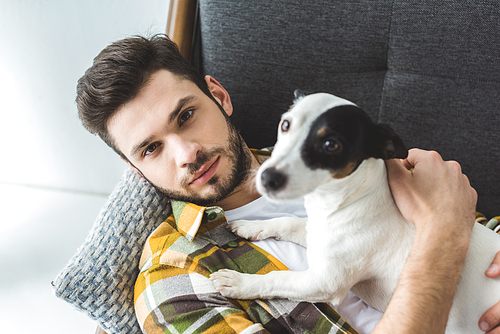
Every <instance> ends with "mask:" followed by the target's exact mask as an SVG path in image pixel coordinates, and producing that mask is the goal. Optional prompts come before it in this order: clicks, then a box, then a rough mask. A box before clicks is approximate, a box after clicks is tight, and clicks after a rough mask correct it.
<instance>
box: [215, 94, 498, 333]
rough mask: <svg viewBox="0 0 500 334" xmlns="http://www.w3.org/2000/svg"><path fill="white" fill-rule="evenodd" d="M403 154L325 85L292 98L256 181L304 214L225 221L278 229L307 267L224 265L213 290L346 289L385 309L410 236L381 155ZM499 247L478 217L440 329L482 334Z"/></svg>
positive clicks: (321, 297)
mask: <svg viewBox="0 0 500 334" xmlns="http://www.w3.org/2000/svg"><path fill="white" fill-rule="evenodd" d="M407 153H408V150H407V148H406V147H405V145H404V143H403V141H402V140H401V139H400V137H399V136H398V135H397V134H396V133H395V132H394V131H393V130H392V129H391V128H390V127H388V126H385V125H379V124H375V123H373V122H372V120H371V119H370V118H369V117H368V116H367V114H366V113H365V112H364V111H363V110H362V109H361V108H359V107H358V106H356V105H355V104H354V103H352V102H349V101H347V100H344V99H341V98H339V97H336V96H333V95H330V94H326V93H317V94H312V95H307V96H298V97H297V99H296V101H295V102H294V105H293V106H292V107H291V109H290V110H289V111H288V112H286V113H285V114H283V116H282V120H281V123H280V125H279V131H278V141H277V143H276V146H275V148H274V150H273V152H272V155H271V157H270V158H269V159H268V160H267V161H265V162H264V163H263V164H262V166H261V167H260V168H259V170H258V172H257V175H256V183H257V190H258V191H259V192H260V193H261V194H263V195H264V196H266V197H267V198H269V199H270V200H274V201H284V200H289V199H294V198H299V197H302V196H304V199H305V207H306V211H307V215H308V218H307V219H300V218H290V217H286V218H275V219H272V220H268V221H236V222H232V223H230V224H229V225H228V228H229V229H231V230H232V231H233V232H235V233H236V234H238V235H239V236H241V237H243V238H247V239H251V240H257V239H264V238H269V237H274V238H277V239H280V240H287V241H292V242H295V243H297V244H300V245H302V246H304V247H307V258H308V262H309V269H308V270H306V271H302V272H293V271H275V272H271V273H268V274H265V275H249V274H242V273H238V272H235V271H231V270H220V271H218V272H216V273H213V274H212V275H211V280H212V281H213V282H214V285H215V286H216V288H217V289H218V290H219V291H220V292H221V294H222V295H224V296H226V297H229V298H237V299H255V298H266V299H269V298H288V299H292V300H302V301H308V302H331V303H333V304H334V305H335V304H339V303H340V302H341V301H342V300H343V299H344V297H345V296H346V294H347V292H348V291H349V290H352V291H353V292H354V293H355V294H356V295H357V296H359V297H360V298H361V299H363V300H364V301H365V302H366V303H367V304H369V305H371V306H372V307H374V308H376V309H378V310H380V311H384V310H385V309H386V308H387V305H388V303H389V301H390V299H391V296H392V295H393V292H394V290H395V289H396V285H397V283H398V278H399V275H400V273H401V270H402V268H403V265H404V263H405V261H406V259H407V257H408V254H409V251H410V248H411V246H412V242H413V238H414V235H415V227H414V225H413V224H412V223H410V222H409V221H407V220H406V219H405V218H403V216H402V215H401V213H400V212H399V210H398V208H397V206H396V204H395V203H394V200H393V198H392V195H391V192H390V188H389V185H388V182H387V171H386V167H385V163H384V160H386V159H392V158H405V157H406V156H407ZM498 250H500V236H499V235H497V234H496V233H493V232H492V231H491V230H489V229H487V228H486V227H484V226H482V225H480V224H474V227H473V231H472V236H471V240H470V246H469V250H468V253H467V257H466V260H465V264H464V267H463V271H462V274H461V278H460V282H459V285H458V289H457V291H456V294H455V299H454V302H453V307H452V310H451V312H450V317H449V320H448V326H447V331H446V333H464V334H470V333H481V331H480V330H479V328H478V326H477V322H478V320H479V318H480V316H481V315H482V314H483V313H484V312H485V311H486V310H487V309H488V308H489V307H491V306H492V305H494V304H495V303H496V302H498V301H499V300H500V280H499V279H491V278H487V277H486V276H485V275H484V272H485V270H486V269H487V268H488V266H489V264H490V263H491V261H492V260H493V257H494V256H495V253H496V252H497V251H498ZM423 321H425V320H423Z"/></svg>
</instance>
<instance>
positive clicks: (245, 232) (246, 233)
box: [227, 217, 307, 247]
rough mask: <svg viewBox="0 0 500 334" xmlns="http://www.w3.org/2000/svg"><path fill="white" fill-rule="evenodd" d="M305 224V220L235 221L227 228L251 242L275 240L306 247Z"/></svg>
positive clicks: (286, 218) (282, 218)
mask: <svg viewBox="0 0 500 334" xmlns="http://www.w3.org/2000/svg"><path fill="white" fill-rule="evenodd" d="M306 223H307V218H296V217H280V218H273V219H267V220H236V221H234V222H231V223H229V224H228V226H227V228H228V229H230V230H231V231H233V233H236V234H237V235H239V236H240V237H242V238H245V239H249V240H252V241H255V240H262V239H267V238H275V239H277V240H284V241H291V242H293V243H296V244H299V245H301V246H304V247H307V242H306V235H307V232H306Z"/></svg>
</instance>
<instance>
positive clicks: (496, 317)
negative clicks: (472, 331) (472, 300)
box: [479, 302, 500, 334]
mask: <svg viewBox="0 0 500 334" xmlns="http://www.w3.org/2000/svg"><path fill="white" fill-rule="evenodd" d="M499 325H500V302H498V303H496V304H495V305H493V307H492V308H490V309H489V310H488V311H486V313H485V314H483V316H482V317H481V319H479V328H480V329H481V330H482V331H483V332H487V333H488V334H500V327H499ZM490 330H491V331H490ZM488 331H490V332H488Z"/></svg>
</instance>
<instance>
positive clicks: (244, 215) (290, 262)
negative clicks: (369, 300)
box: [225, 197, 382, 334]
mask: <svg viewBox="0 0 500 334" xmlns="http://www.w3.org/2000/svg"><path fill="white" fill-rule="evenodd" d="M225 213H226V218H227V220H228V221H229V222H231V221H234V220H239V219H245V220H262V219H271V218H277V217H301V218H303V217H307V214H306V210H305V208H304V200H303V199H302V198H301V199H298V200H294V201H287V202H284V203H279V204H278V203H273V202H269V201H268V200H266V199H265V198H264V197H260V198H258V199H256V200H255V201H253V202H250V203H248V204H247V205H244V206H242V207H239V208H236V209H234V210H228V211H226V212H225ZM253 243H254V244H255V245H257V246H259V247H260V248H262V249H264V250H265V251H266V252H268V253H269V254H271V255H272V256H274V257H275V258H277V259H278V260H280V261H281V262H282V263H283V264H284V265H286V266H287V267H288V268H289V269H290V270H293V271H303V270H306V269H307V268H308V264H307V253H306V249H305V248H304V247H302V246H300V245H297V244H294V243H292V242H288V241H276V240H274V239H272V238H270V239H265V240H260V241H254V242H253ZM333 308H334V309H335V311H337V312H338V313H339V314H340V316H341V317H342V318H343V319H344V320H345V321H347V322H348V323H349V324H351V326H353V327H354V328H355V329H356V330H357V331H358V332H359V333H360V334H365V333H371V332H372V330H373V329H374V328H375V326H376V325H377V323H378V322H379V321H380V318H381V317H382V312H380V311H378V310H375V309H374V308H372V307H370V306H368V305H367V304H365V303H364V302H363V301H362V300H361V299H359V298H358V297H357V296H356V295H354V294H353V293H352V292H349V293H348V294H347V296H346V297H345V298H344V300H343V301H342V303H341V304H340V305H337V306H333Z"/></svg>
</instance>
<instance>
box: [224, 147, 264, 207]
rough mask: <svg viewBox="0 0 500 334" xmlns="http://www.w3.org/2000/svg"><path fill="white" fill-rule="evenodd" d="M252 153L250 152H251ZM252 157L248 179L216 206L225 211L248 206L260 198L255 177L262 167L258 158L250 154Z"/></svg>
mask: <svg viewBox="0 0 500 334" xmlns="http://www.w3.org/2000/svg"><path fill="white" fill-rule="evenodd" d="M249 153H250V152H249ZM250 155H251V157H252V162H251V167H250V171H251V172H250V174H249V176H248V177H247V179H246V180H245V181H244V182H243V183H242V184H240V185H239V186H238V187H237V188H236V189H235V190H234V191H233V192H232V193H231V194H230V195H229V196H228V197H226V198H224V199H223V200H221V201H220V202H217V203H215V205H216V206H220V207H221V208H222V209H223V210H224V211H227V210H232V209H236V208H239V207H241V206H243V205H246V204H248V203H250V202H252V201H255V200H256V199H257V198H259V197H260V194H259V192H258V191H257V187H256V186H255V175H256V174H257V169H259V167H260V163H259V162H258V161H257V158H256V157H255V156H254V155H253V154H252V153H250Z"/></svg>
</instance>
